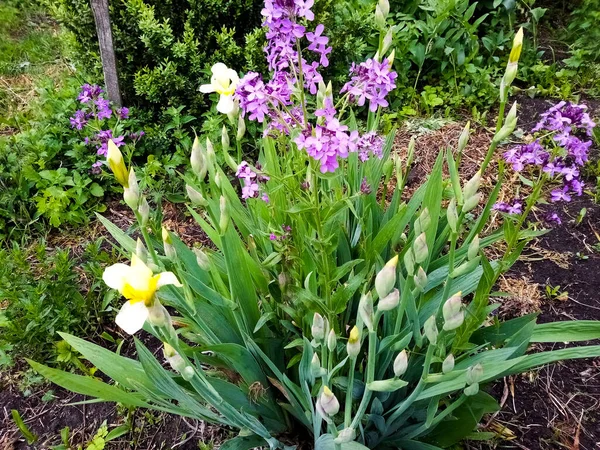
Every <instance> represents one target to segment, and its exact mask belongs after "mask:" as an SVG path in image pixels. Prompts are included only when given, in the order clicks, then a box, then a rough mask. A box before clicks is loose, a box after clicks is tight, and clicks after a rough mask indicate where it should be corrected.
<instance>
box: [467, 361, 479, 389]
mask: <svg viewBox="0 0 600 450" xmlns="http://www.w3.org/2000/svg"><path fill="white" fill-rule="evenodd" d="M466 376H467V384H473V383H479V382H480V381H481V379H482V378H483V366H482V365H481V364H479V363H477V364H475V365H474V366H471V367H469V368H468V369H467V374H466Z"/></svg>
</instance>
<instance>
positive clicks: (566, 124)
mask: <svg viewBox="0 0 600 450" xmlns="http://www.w3.org/2000/svg"><path fill="white" fill-rule="evenodd" d="M586 110H587V106H586V105H575V104H573V103H570V102H564V101H563V102H559V103H557V104H556V105H555V106H553V107H552V108H550V109H549V110H548V111H546V112H545V113H543V114H542V116H541V117H542V118H541V120H540V121H539V122H538V124H537V125H536V126H535V128H534V129H533V130H532V132H536V131H541V130H548V131H557V130H559V131H561V132H565V131H566V132H567V133H569V132H570V131H571V128H572V127H575V128H582V129H584V130H585V132H586V134H587V135H588V136H591V135H592V129H593V128H594V127H595V126H596V124H595V123H594V122H593V121H592V120H591V119H590V116H589V114H588V113H587V112H585V111H586Z"/></svg>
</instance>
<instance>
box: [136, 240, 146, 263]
mask: <svg viewBox="0 0 600 450" xmlns="http://www.w3.org/2000/svg"><path fill="white" fill-rule="evenodd" d="M135 255H136V256H137V257H138V258H140V259H141V260H142V261H143V262H146V261H147V260H148V252H147V251H146V247H144V243H143V242H142V240H141V239H140V238H138V240H137V242H136V244H135Z"/></svg>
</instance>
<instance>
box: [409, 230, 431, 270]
mask: <svg viewBox="0 0 600 450" xmlns="http://www.w3.org/2000/svg"><path fill="white" fill-rule="evenodd" d="M413 253H414V257H415V262H416V263H417V264H421V263H422V262H423V261H425V260H426V259H427V257H428V256H429V249H428V248H427V236H425V233H421V234H420V235H419V236H418V237H417V239H415V242H414V244H413Z"/></svg>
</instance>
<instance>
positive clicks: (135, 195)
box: [123, 167, 140, 211]
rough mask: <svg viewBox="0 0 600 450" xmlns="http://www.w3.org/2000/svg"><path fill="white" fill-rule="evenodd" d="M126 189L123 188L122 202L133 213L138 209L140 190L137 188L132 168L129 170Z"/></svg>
mask: <svg viewBox="0 0 600 450" xmlns="http://www.w3.org/2000/svg"><path fill="white" fill-rule="evenodd" d="M127 184H128V187H124V188H123V200H125V203H126V204H127V206H129V207H130V208H131V209H132V210H133V211H135V210H136V209H137V207H138V203H139V202H140V188H139V186H138V182H137V178H136V176H135V171H134V170H133V167H132V168H131V169H130V170H129V178H128V182H127Z"/></svg>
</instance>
